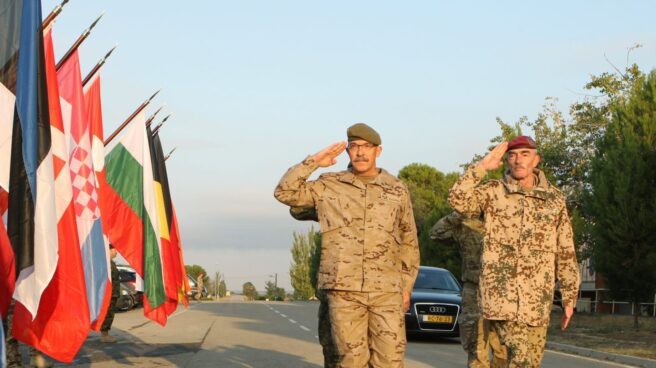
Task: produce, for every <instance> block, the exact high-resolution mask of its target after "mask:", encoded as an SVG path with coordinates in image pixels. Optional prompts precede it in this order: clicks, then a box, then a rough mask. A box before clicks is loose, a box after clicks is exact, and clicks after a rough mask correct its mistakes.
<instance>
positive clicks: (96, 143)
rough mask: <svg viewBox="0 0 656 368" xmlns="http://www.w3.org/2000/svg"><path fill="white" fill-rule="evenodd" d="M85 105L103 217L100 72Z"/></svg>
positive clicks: (95, 326)
mask: <svg viewBox="0 0 656 368" xmlns="http://www.w3.org/2000/svg"><path fill="white" fill-rule="evenodd" d="M84 104H85V110H86V113H87V121H88V122H89V128H90V131H91V160H92V161H93V169H94V171H95V176H96V191H97V193H98V194H97V195H98V206H99V210H100V215H101V217H102V216H103V213H102V209H103V205H102V202H103V201H105V200H106V199H105V198H104V192H105V188H106V186H107V182H106V181H105V145H104V144H103V140H104V135H103V125H102V124H103V122H102V104H101V100H100V71H98V72H96V73H95V74H94V75H93V76H92V77H91V79H90V80H89V82H87V84H86V85H84ZM103 221H104V220H103ZM103 231H104V232H106V231H107V226H106V225H105V226H103ZM108 255H109V254H108ZM107 263H108V266H107V267H108V269H110V268H109V267H110V266H109V258H107ZM107 277H108V279H107V287H106V288H105V297H104V302H103V305H102V307H101V308H100V314H99V315H98V318H97V319H96V321H95V322H94V323H92V324H91V328H92V329H93V330H95V331H99V330H100V328H101V327H102V324H103V321H104V320H105V316H106V315H107V309H108V307H109V302H110V301H111V297H112V288H111V286H110V284H111V282H112V280H111V272H108V274H107Z"/></svg>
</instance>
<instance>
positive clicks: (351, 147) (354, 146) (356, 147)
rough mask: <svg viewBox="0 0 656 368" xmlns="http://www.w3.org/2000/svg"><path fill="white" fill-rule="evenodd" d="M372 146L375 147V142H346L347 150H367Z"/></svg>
mask: <svg viewBox="0 0 656 368" xmlns="http://www.w3.org/2000/svg"><path fill="white" fill-rule="evenodd" d="M374 147H376V145H375V144H371V143H365V144H357V143H355V142H351V143H349V144H348V146H346V148H347V149H348V150H349V151H355V152H357V151H358V150H359V149H360V148H362V149H364V150H365V151H368V150H370V149H372V148H374Z"/></svg>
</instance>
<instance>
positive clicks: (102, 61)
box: [82, 45, 118, 87]
mask: <svg viewBox="0 0 656 368" xmlns="http://www.w3.org/2000/svg"><path fill="white" fill-rule="evenodd" d="M117 46H118V45H114V47H112V49H111V50H109V51H108V52H107V53H106V54H105V56H103V57H102V59H100V61H98V62H97V63H96V65H95V66H94V67H93V69H91V71H90V72H89V74H87V76H86V77H84V79H83V80H82V87H84V86H85V85H86V84H87V83H88V82H89V81H90V80H91V78H92V77H93V75H94V74H96V72H97V71H98V70H100V68H101V67H102V66H103V65H105V62H107V58H108V57H109V55H111V54H112V52H114V50H115V49H116V47H117Z"/></svg>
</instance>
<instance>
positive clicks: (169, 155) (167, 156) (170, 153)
mask: <svg viewBox="0 0 656 368" xmlns="http://www.w3.org/2000/svg"><path fill="white" fill-rule="evenodd" d="M176 149H178V147H173V149H172V150H171V152H169V154H168V155H166V157H164V161H166V160H168V159H169V157H171V155H172V154H173V152H175V150H176Z"/></svg>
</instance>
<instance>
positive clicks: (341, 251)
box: [274, 124, 419, 368]
mask: <svg viewBox="0 0 656 368" xmlns="http://www.w3.org/2000/svg"><path fill="white" fill-rule="evenodd" d="M347 136H348V141H349V142H348V144H346V142H340V143H335V144H333V145H331V146H329V147H327V148H325V149H323V150H321V151H320V152H318V153H317V154H315V155H313V156H309V157H307V158H306V159H305V160H303V162H301V163H300V164H298V165H296V166H294V167H292V168H291V169H289V170H288V171H287V173H286V174H285V175H284V176H283V178H282V179H281V180H280V183H279V184H278V186H277V187H276V190H275V193H274V195H275V197H276V198H277V199H278V200H279V201H280V202H282V203H284V204H286V205H288V206H295V207H314V208H316V209H317V213H318V215H319V224H320V229H321V234H322V240H321V242H322V243H321V262H320V265H319V280H318V287H319V288H320V289H324V290H325V292H326V295H327V297H328V308H329V311H330V320H331V331H332V335H333V338H334V340H335V344H336V346H337V349H338V351H339V354H340V358H341V361H340V363H339V367H349V368H361V367H367V366H373V367H402V366H403V355H404V353H405V347H406V340H405V320H404V311H405V310H406V309H407V308H409V305H410V294H411V292H412V287H413V285H414V282H415V278H416V277H417V272H418V268H419V247H418V242H417V230H416V227H415V222H414V217H413V214H412V204H411V202H410V195H409V193H408V189H407V188H406V187H405V185H404V184H403V183H402V182H401V181H400V180H398V179H397V178H395V177H394V176H392V175H390V174H389V173H387V172H386V171H385V170H382V169H379V168H378V167H377V166H376V158H377V157H378V156H379V155H380V153H381V152H382V147H381V146H380V144H381V141H380V136H379V135H378V133H376V132H375V131H374V130H373V129H371V128H370V127H368V126H367V125H365V124H355V125H353V126H352V127H350V128H349V129H348V131H347ZM347 147H348V149H347ZM345 149H347V153H348V155H349V158H350V159H351V163H352V165H353V167H352V168H351V170H347V171H341V172H336V173H326V174H323V175H321V176H320V177H319V178H318V179H317V180H316V181H308V178H309V176H310V175H311V174H312V173H313V172H314V171H315V170H316V169H317V168H319V167H328V166H331V165H333V164H335V163H336V159H335V158H336V157H337V156H338V155H339V154H341V153H342V152H343V151H344V150H345Z"/></svg>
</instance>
